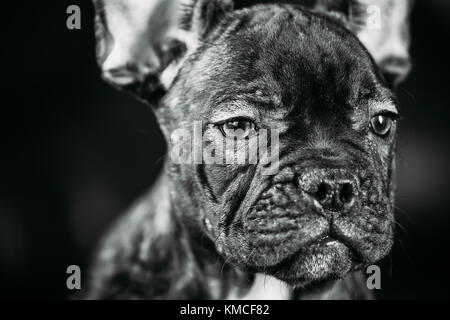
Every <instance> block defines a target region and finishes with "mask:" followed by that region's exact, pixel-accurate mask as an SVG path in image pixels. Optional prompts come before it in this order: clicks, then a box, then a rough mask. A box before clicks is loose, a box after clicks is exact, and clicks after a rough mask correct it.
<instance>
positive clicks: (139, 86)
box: [93, 0, 233, 104]
mask: <svg viewBox="0 0 450 320" xmlns="http://www.w3.org/2000/svg"><path fill="white" fill-rule="evenodd" d="M93 1H94V6H95V9H96V18H95V26H96V41H97V61H98V64H99V66H100V68H101V71H102V76H103V78H104V79H105V80H106V81H107V82H109V83H110V84H112V85H113V86H115V87H116V88H119V89H124V90H127V91H130V92H131V93H132V94H133V95H136V96H137V97H139V98H142V99H144V100H145V101H147V102H150V103H151V104H156V103H157V102H158V100H159V98H160V97H161V96H162V95H164V93H165V91H166V90H167V88H168V87H169V86H170V85H171V83H172V81H173V79H174V78H175V76H176V74H177V72H178V68H179V66H180V65H181V62H182V61H183V58H184V57H185V56H186V55H187V54H188V53H189V52H192V51H194V50H195V48H196V46H197V45H198V43H199V41H201V39H202V38H203V37H204V36H205V35H206V34H207V33H208V32H209V31H210V30H211V29H212V28H213V27H214V24H215V23H217V22H218V21H220V18H221V16H223V15H225V14H226V13H227V12H228V11H231V10H232V8H233V2H232V1H231V0H93Z"/></svg>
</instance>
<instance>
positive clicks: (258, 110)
mask: <svg viewBox="0 0 450 320" xmlns="http://www.w3.org/2000/svg"><path fill="white" fill-rule="evenodd" d="M172 2H173V1H172ZM198 2H199V3H200V4H198V5H196V6H194V9H195V8H196V7H199V8H200V9H198V10H202V11H200V12H201V13H205V14H206V15H208V16H209V17H210V18H211V17H213V18H215V19H217V20H218V22H217V23H216V24H215V26H214V28H211V26H210V24H211V21H208V20H207V19H206V20H203V23H202V24H199V27H198V29H199V30H197V31H196V33H197V35H199V34H201V37H203V38H202V39H201V41H200V43H196V44H195V45H192V47H189V45H186V46H187V51H188V54H186V55H185V57H183V59H182V63H179V62H177V63H178V64H177V68H179V70H178V69H176V68H175V70H177V72H176V77H175V78H174V80H173V81H171V82H170V85H168V86H167V93H166V94H165V96H164V98H163V99H162V101H161V103H160V104H159V106H158V107H157V108H155V114H156V116H157V118H158V120H159V122H160V124H161V127H162V129H163V132H164V133H165V135H166V136H167V139H168V141H170V139H171V133H172V132H174V131H175V130H178V129H183V130H184V131H185V132H186V131H187V132H191V133H192V134H194V130H195V128H194V126H193V123H194V122H196V121H200V122H201V124H202V131H203V132H205V131H207V132H208V133H207V137H206V140H205V141H206V142H207V144H210V143H211V142H215V144H216V145H217V144H219V143H220V142H221V141H223V139H224V138H227V135H229V134H232V133H233V132H234V131H235V130H236V129H239V130H240V135H241V136H242V134H243V135H244V137H245V138H246V139H247V140H246V141H249V140H251V139H252V138H253V137H255V136H256V137H257V136H258V132H260V130H261V129H267V130H268V131H269V132H270V131H271V130H276V132H277V133H278V139H277V141H269V144H272V146H271V148H277V154H278V155H279V157H278V159H276V160H275V161H276V162H277V163H276V167H277V168H278V170H277V171H276V172H273V174H270V175H264V174H261V172H262V171H263V170H264V167H265V166H266V164H262V163H257V164H249V163H245V164H235V163H233V164H230V163H228V164H227V163H224V164H196V165H186V164H176V163H173V162H170V160H169V162H170V172H171V173H172V174H173V177H174V179H176V181H177V183H176V184H177V188H178V190H181V191H182V193H181V194H182V195H183V196H187V195H189V197H190V200H189V201H190V202H191V205H194V207H195V209H196V210H195V211H196V212H195V215H194V216H192V215H191V216H190V217H189V221H190V223H192V221H194V224H196V226H197V227H198V228H201V229H202V230H203V231H204V232H205V233H206V234H208V235H209V236H210V237H211V239H213V240H214V241H215V244H216V247H217V251H218V252H219V253H221V254H222V255H223V256H224V257H225V258H226V260H227V261H230V262H231V263H233V264H236V265H238V266H241V267H243V268H246V269H249V270H252V271H263V272H267V273H270V274H273V275H274V276H276V277H278V278H279V279H281V280H284V281H286V282H288V283H290V284H293V285H304V284H306V283H308V282H311V281H315V280H323V279H328V278H336V277H342V276H344V275H345V274H346V273H348V272H349V271H352V270H356V269H358V268H361V267H363V266H365V265H368V264H371V263H374V262H376V261H378V260H379V259H380V258H382V257H383V256H385V255H386V254H387V253H388V252H389V250H390V248H391V246H392V242H393V221H394V220H393V202H394V199H393V188H394V185H395V184H394V146H395V136H396V129H397V128H396V118H397V116H398V115H397V108H396V104H395V99H394V98H393V94H392V93H391V91H390V90H389V89H388V88H387V86H386V84H385V82H384V80H382V78H381V76H380V74H379V71H378V69H377V66H376V65H375V62H374V60H373V59H372V57H371V56H370V54H369V52H368V51H367V50H366V49H365V47H364V46H363V44H361V42H359V40H358V39H357V38H356V37H355V36H354V35H353V34H352V33H351V32H349V31H347V30H345V29H344V28H343V27H341V26H339V25H338V24H337V23H334V22H332V21H331V20H328V19H327V18H325V17H322V16H320V15H315V14H312V13H310V12H308V11H304V10H303V9H301V8H300V7H295V6H290V5H264V6H255V7H252V8H249V9H245V10H239V11H227V10H228V8H229V6H228V4H229V1H211V2H209V4H205V3H208V2H207V1H203V2H202V1H198ZM211 3H214V5H216V3H219V4H220V5H217V6H218V7H217V6H216V7H214V5H213V4H211ZM224 12H225V13H224ZM193 16H196V14H195V10H194V14H193ZM197 16H201V14H197ZM219 17H220V19H219ZM190 23H191V24H193V23H192V21H191V22H190ZM188 24H189V23H188ZM191 27H192V26H191ZM178 40H179V39H178ZM178 60H180V59H178ZM161 61H162V60H161ZM168 69H171V67H170V66H169V68H167V69H166V71H164V72H162V73H161V74H160V78H164V77H167V75H166V74H165V73H167V70H168ZM172 69H174V68H172ZM133 70H136V69H133ZM274 144H276V145H274ZM203 147H206V145H203ZM169 148H170V146H169ZM233 152H235V153H237V154H239V153H242V152H246V148H241V149H239V148H238V149H237V150H234V149H233Z"/></svg>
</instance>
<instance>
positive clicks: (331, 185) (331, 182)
mask: <svg viewBox="0 0 450 320" xmlns="http://www.w3.org/2000/svg"><path fill="white" fill-rule="evenodd" d="M298 183H299V187H300V189H302V190H303V191H304V192H306V193H307V194H309V195H310V196H311V197H313V198H314V199H315V200H317V202H319V203H320V205H321V206H322V207H323V208H324V209H326V210H329V211H333V212H338V213H340V214H345V213H348V212H349V211H350V210H351V209H352V207H353V206H354V205H355V203H356V202H357V197H358V194H359V192H358V183H357V179H356V177H354V176H353V175H352V174H351V173H349V172H348V170H343V169H341V170H340V169H309V170H307V171H305V172H304V173H303V174H302V175H301V176H300V177H299V180H298Z"/></svg>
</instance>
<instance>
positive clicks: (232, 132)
mask: <svg viewBox="0 0 450 320" xmlns="http://www.w3.org/2000/svg"><path fill="white" fill-rule="evenodd" d="M218 127H219V129H220V131H221V132H222V134H223V135H224V137H237V138H241V139H242V138H246V137H249V136H250V135H251V134H252V133H254V132H255V131H256V130H257V127H256V125H255V123H254V122H253V121H251V120H249V119H245V118H239V119H233V120H230V121H226V122H224V123H221V124H219V125H218Z"/></svg>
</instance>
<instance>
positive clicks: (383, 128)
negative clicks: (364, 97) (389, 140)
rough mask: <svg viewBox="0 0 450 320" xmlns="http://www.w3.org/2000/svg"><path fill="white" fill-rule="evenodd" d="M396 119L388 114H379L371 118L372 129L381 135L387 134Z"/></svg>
mask: <svg viewBox="0 0 450 320" xmlns="http://www.w3.org/2000/svg"><path fill="white" fill-rule="evenodd" d="M393 122H394V119H393V118H392V117H391V116H390V115H388V114H379V115H376V116H374V117H372V119H371V120H370V126H371V128H372V131H373V132H375V133H376V134H377V135H379V136H386V135H387V134H389V132H390V131H391V128H392V124H393Z"/></svg>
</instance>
